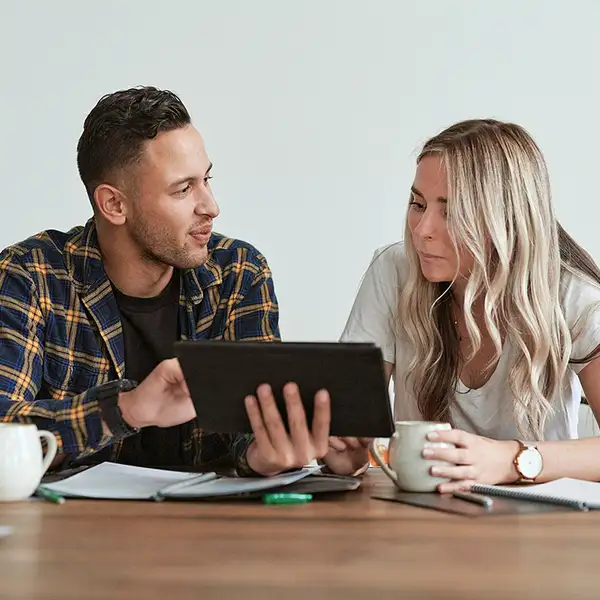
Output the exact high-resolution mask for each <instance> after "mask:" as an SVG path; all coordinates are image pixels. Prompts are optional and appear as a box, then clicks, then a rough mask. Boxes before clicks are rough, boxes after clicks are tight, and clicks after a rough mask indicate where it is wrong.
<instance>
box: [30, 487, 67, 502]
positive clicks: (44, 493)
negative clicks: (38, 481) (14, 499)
mask: <svg viewBox="0 0 600 600" xmlns="http://www.w3.org/2000/svg"><path fill="white" fill-rule="evenodd" d="M36 493H37V495H38V496H39V497H40V498H43V499H44V500H48V502H54V504H64V503H65V499H64V498H63V497H62V496H61V495H60V494H57V493H56V492H53V491H52V490H48V489H46V488H45V487H43V486H40V487H38V489H37V491H36Z"/></svg>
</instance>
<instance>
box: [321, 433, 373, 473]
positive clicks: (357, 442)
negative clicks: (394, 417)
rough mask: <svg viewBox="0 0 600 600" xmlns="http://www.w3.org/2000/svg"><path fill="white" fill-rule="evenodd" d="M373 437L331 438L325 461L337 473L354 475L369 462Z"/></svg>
mask: <svg viewBox="0 0 600 600" xmlns="http://www.w3.org/2000/svg"><path fill="white" fill-rule="evenodd" d="M371 440H372V438H356V437H336V436H332V437H330V438H329V451H328V452H327V454H326V455H325V458H324V459H323V461H324V462H325V464H326V465H327V466H328V467H329V469H330V470H331V471H333V472H334V473H336V474H337V475H352V474H353V473H356V472H357V471H359V470H360V469H362V468H363V467H366V466H367V464H368V462H369V444H370V443H371Z"/></svg>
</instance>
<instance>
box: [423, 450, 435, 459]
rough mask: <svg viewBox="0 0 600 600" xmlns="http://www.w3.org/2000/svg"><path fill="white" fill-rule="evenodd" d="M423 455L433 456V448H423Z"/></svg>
mask: <svg viewBox="0 0 600 600" xmlns="http://www.w3.org/2000/svg"><path fill="white" fill-rule="evenodd" d="M423 456H424V457H425V458H428V457H429V456H433V450H432V449H431V448H425V450H423Z"/></svg>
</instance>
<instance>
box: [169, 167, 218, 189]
mask: <svg viewBox="0 0 600 600" xmlns="http://www.w3.org/2000/svg"><path fill="white" fill-rule="evenodd" d="M212 168H213V164H212V163H210V164H209V165H208V169H206V173H205V174H204V177H208V174H209V173H210V170H211V169H212ZM196 179H198V178H197V177H182V178H181V179H177V180H176V181H174V182H173V183H171V184H170V185H169V187H170V188H174V187H177V186H179V185H181V184H183V183H192V182H193V181H196Z"/></svg>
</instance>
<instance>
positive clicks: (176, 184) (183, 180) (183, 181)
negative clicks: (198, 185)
mask: <svg viewBox="0 0 600 600" xmlns="http://www.w3.org/2000/svg"><path fill="white" fill-rule="evenodd" d="M192 181H196V178H195V177H182V178H181V179H177V180H176V181H174V182H173V183H171V184H170V185H169V187H170V188H174V187H177V186H180V185H181V184H182V183H190V182H192Z"/></svg>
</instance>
